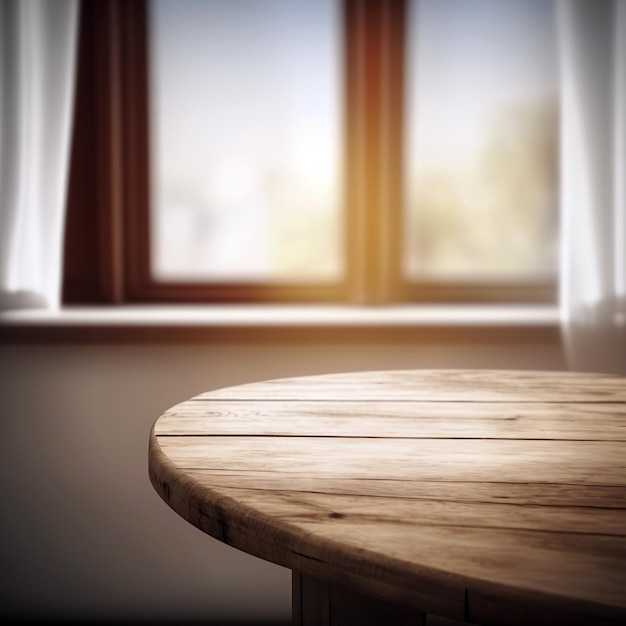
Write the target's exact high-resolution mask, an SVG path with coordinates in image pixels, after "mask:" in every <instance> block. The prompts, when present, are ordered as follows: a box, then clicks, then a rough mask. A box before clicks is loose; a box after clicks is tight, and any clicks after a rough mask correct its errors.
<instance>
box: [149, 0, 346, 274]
mask: <svg viewBox="0 0 626 626" xmlns="http://www.w3.org/2000/svg"><path fill="white" fill-rule="evenodd" d="M339 16H340V12H339V6H338V3H337V2H336V0H314V1H313V0H264V1H263V2H259V0H198V1H193V0H177V1H176V2H173V1H171V0H153V1H152V2H150V3H149V29H150V30H149V35H150V46H151V50H150V90H151V93H150V115H151V117H150V133H151V154H150V157H151V221H152V233H151V237H152V240H151V241H152V272H153V275H154V277H155V278H156V279H157V280H170V281H171V280H173V281H188V280H196V281H233V282H236V281H286V280H297V281H300V282H303V281H304V282H307V281H334V280H337V279H339V278H341V276H342V274H343V257H342V251H341V247H340V244H341V238H342V216H341V215H340V212H339V209H340V206H341V198H340V192H341V190H340V181H341V175H342V173H341V163H340V155H341V145H340V138H341V128H340V126H341V123H342V120H341V107H340V103H341V100H342V93H341V89H340V85H341V76H340V67H341V66H340V52H339V48H340V41H339V33H340V24H339Z"/></svg>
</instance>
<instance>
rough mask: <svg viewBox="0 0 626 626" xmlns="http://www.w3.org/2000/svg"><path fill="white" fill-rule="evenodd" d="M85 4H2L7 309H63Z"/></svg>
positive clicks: (0, 123) (0, 113)
mask: <svg viewBox="0 0 626 626" xmlns="http://www.w3.org/2000/svg"><path fill="white" fill-rule="evenodd" d="M77 17H78V4H77V0H0V107H1V108H0V309H3V308H4V309H6V308H16V307H23V306H45V307H49V308H55V307H57V306H58V305H59V301H60V286H61V270H62V249H63V225H64V213H65V199H66V188H67V175H68V162H69V147H70V134H71V126H72V108H73V106H72V105H73V92H74V74H75V63H76V43H77Z"/></svg>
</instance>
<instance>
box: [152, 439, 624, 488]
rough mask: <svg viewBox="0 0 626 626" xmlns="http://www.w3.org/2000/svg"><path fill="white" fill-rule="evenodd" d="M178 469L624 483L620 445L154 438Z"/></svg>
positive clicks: (251, 474)
mask: <svg viewBox="0 0 626 626" xmlns="http://www.w3.org/2000/svg"><path fill="white" fill-rule="evenodd" d="M158 441H159V446H160V447H161V449H162V451H163V452H164V454H166V455H167V456H168V457H169V459H170V460H171V461H172V462H173V463H174V464H175V465H176V466H177V467H178V468H179V469H180V470H181V471H188V470H197V469H221V470H229V471H232V470H235V469H236V470H237V471H238V472H245V473H247V475H248V477H249V479H250V481H252V482H254V480H256V477H257V476H259V477H260V476H263V475H266V474H267V473H268V472H271V473H281V472H290V473H291V474H293V473H294V472H298V470H299V471H300V472H301V473H302V474H308V475H309V476H317V477H340V478H370V479H381V478H382V479H387V480H417V481H420V480H441V481H475V482H481V481H482V482H492V481H493V482H514V483H526V482H533V483H541V482H545V483H562V484H573V485H619V486H624V485H626V453H625V452H626V450H625V448H626V446H625V444H618V443H608V442H596V441H592V442H586V441H526V440H522V441H509V440H506V439H475V440H471V445H469V444H468V441H467V440H462V439H461V440H459V439H373V438H364V439H359V438H334V437H158Z"/></svg>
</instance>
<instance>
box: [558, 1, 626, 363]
mask: <svg viewBox="0 0 626 626" xmlns="http://www.w3.org/2000/svg"><path fill="white" fill-rule="evenodd" d="M558 22H559V41H560V43H559V45H560V63H561V199H562V200H561V215H562V255H561V288H560V298H561V318H562V323H563V336H564V340H565V346H566V351H567V357H568V364H569V367H570V368H572V369H577V370H582V371H597V372H613V373H622V374H626V0H601V1H597V0H560V1H559V4H558Z"/></svg>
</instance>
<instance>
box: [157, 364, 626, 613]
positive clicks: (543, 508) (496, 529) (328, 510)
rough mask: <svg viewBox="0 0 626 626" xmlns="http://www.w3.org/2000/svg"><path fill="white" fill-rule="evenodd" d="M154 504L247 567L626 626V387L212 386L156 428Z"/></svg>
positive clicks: (476, 374)
mask: <svg viewBox="0 0 626 626" xmlns="http://www.w3.org/2000/svg"><path fill="white" fill-rule="evenodd" d="M150 477H151V481H152V483H153V485H154V487H155V488H156V490H157V492H158V493H159V494H160V495H161V497H162V498H163V499H164V500H165V501H166V502H167V503H168V504H169V505H170V506H171V507H172V508H173V509H174V510H175V511H176V512H177V513H178V514H180V515H181V516H182V517H184V518H185V519H186V520H188V521H189V522H191V523H192V524H194V525H195V526H197V527H198V528H200V529H201V530H203V531H205V532H206V533H208V534H209V535H211V536H213V537H216V538H217V539H219V540H221V541H223V542H225V543H227V544H229V545H232V546H234V547H236V548H239V549H241V550H244V551H245V552H248V553H250V554H254V555H257V556H259V557H261V558H264V559H267V560H269V561H272V562H275V563H278V564H280V565H283V566H286V567H290V568H292V569H294V570H296V571H299V572H303V573H305V574H310V575H313V576H317V577H318V578H323V579H327V580H332V581H336V582H340V583H343V584H345V585H347V586H349V587H352V588H354V589H356V590H358V591H360V592H362V593H366V594H370V595H374V596H377V597H380V598H383V599H385V600H388V601H390V602H397V603H399V604H408V605H410V606H414V607H415V608H416V609H419V610H420V611H423V612H428V613H434V614H437V615H443V616H448V617H452V618H456V619H466V620H468V621H472V622H480V623H486V624H490V623H492V624H498V623H506V624H509V623H510V624H529V623H534V624H540V623H545V624H554V623H563V621H564V620H565V619H567V620H568V623H570V624H574V623H581V624H582V623H586V624H590V623H593V624H601V623H622V624H624V623H626V379H624V378H620V377H613V376H602V375H593V374H579V373H555V372H521V371H520V372H513V371H495V370H494V371H486V370H483V371H481V370H479V371H471V370H458V371H457V370H440V371H437V370H414V371H387V372H360V373H349V374H334V375H324V376H310V377H302V378H291V379H283V380H273V381H267V382H260V383H252V384H247V385H241V386H238V387H231V388H227V389H219V390H216V391H210V392H207V393H204V394H201V395H199V396H197V397H195V398H192V399H190V400H187V401H186V402H183V403H181V404H179V405H177V406H175V407H173V408H171V409H169V410H168V411H166V412H165V413H164V414H163V416H161V417H160V418H159V419H158V420H157V422H156V423H155V425H154V428H153V432H152V434H151V438H150Z"/></svg>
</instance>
